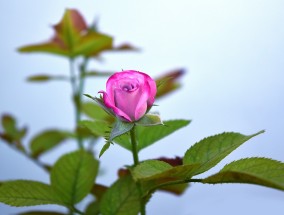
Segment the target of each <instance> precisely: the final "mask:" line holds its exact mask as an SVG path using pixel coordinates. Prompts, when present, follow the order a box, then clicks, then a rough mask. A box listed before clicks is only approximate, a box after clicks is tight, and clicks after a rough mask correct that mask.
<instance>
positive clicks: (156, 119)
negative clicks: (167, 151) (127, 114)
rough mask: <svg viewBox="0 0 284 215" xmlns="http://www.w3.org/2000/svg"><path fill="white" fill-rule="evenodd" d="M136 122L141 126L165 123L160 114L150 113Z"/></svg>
mask: <svg viewBox="0 0 284 215" xmlns="http://www.w3.org/2000/svg"><path fill="white" fill-rule="evenodd" d="M135 124H136V125H140V126H154V125H163V122H162V119H161V117H160V115H159V114H156V113H148V114H145V115H144V116H143V117H142V118H141V119H140V120H139V121H137V122H135Z"/></svg>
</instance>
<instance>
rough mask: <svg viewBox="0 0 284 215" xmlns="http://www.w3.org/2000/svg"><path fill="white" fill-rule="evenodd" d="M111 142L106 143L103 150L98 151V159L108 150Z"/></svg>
mask: <svg viewBox="0 0 284 215" xmlns="http://www.w3.org/2000/svg"><path fill="white" fill-rule="evenodd" d="M110 144H111V142H108V141H107V142H106V143H105V144H104V146H103V148H102V149H101V151H100V155H99V158H100V157H101V156H102V155H103V154H104V153H105V152H106V150H108V148H109V147H110Z"/></svg>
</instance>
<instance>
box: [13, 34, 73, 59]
mask: <svg viewBox="0 0 284 215" xmlns="http://www.w3.org/2000/svg"><path fill="white" fill-rule="evenodd" d="M18 51H19V52H24V53H34V52H41V53H50V54H56V55H61V56H66V57H69V56H71V53H70V51H69V50H68V48H67V47H66V46H65V44H64V43H63V41H61V39H59V38H57V37H56V36H54V37H53V38H52V39H51V40H50V41H47V42H43V43H38V44H33V45H27V46H23V47H20V48H19V49H18Z"/></svg>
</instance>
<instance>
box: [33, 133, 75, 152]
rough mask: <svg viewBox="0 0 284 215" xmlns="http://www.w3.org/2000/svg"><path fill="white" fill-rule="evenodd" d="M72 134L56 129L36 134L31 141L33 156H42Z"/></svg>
mask: <svg viewBox="0 0 284 215" xmlns="http://www.w3.org/2000/svg"><path fill="white" fill-rule="evenodd" d="M70 136H71V135H70V133H68V132H66V131H60V130H55V129H51V130H45V131H43V132H41V133H39V134H37V135H35V136H34V137H33V138H32V140H31V142H30V148H31V153H32V156H33V157H38V156H40V155H41V154H42V153H45V152H47V151H49V150H51V149H53V148H54V147H56V146H58V145H59V144H60V143H62V142H63V141H64V140H66V139H68V138H69V137H70Z"/></svg>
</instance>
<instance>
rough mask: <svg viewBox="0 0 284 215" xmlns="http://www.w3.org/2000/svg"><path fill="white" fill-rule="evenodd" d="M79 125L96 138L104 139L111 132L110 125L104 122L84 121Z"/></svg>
mask: <svg viewBox="0 0 284 215" xmlns="http://www.w3.org/2000/svg"><path fill="white" fill-rule="evenodd" d="M79 125H80V126H83V127H85V128H87V129H89V130H90V131H91V132H92V133H93V134H94V135H95V136H96V137H97V136H100V137H103V136H105V135H106V132H107V131H109V130H110V128H109V127H110V124H109V123H108V122H106V121H102V120H93V121H90V120H83V121H80V123H79Z"/></svg>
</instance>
